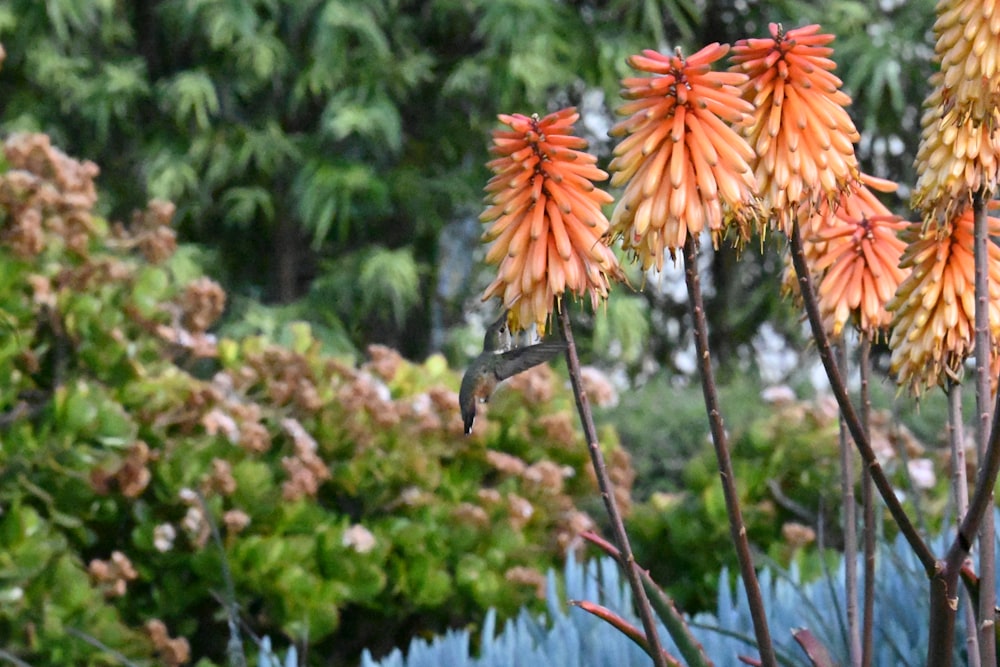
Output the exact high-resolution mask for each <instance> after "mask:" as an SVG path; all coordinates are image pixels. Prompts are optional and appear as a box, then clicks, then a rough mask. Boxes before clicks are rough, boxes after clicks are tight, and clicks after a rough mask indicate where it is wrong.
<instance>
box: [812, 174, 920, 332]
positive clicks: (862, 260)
mask: <svg viewBox="0 0 1000 667" xmlns="http://www.w3.org/2000/svg"><path fill="white" fill-rule="evenodd" d="M870 188H876V189H878V190H882V191H892V190H895V189H896V184H895V183H890V182H888V181H881V180H879V179H875V178H873V177H870V176H867V175H862V177H861V180H860V181H855V182H854V183H852V184H851V185H850V187H849V189H848V191H847V193H845V194H844V196H843V197H841V198H840V200H839V202H838V203H837V206H836V208H834V209H832V211H831V208H830V206H829V205H828V204H826V203H824V204H822V205H821V206H820V207H819V209H818V210H817V212H816V214H815V215H813V216H812V217H810V218H808V219H807V220H806V221H805V222H804V223H803V235H804V236H806V238H807V239H809V241H807V242H805V243H804V244H803V245H804V246H805V252H806V259H807V262H808V264H809V266H810V267H811V270H812V271H813V272H815V273H816V274H817V275H820V280H819V289H818V290H817V296H818V298H819V305H820V311H821V313H822V314H823V318H824V321H825V325H826V329H827V331H829V332H831V333H832V334H833V335H834V336H838V335H840V333H841V331H842V330H843V328H844V325H845V324H846V323H847V321H848V320H849V319H850V318H851V317H852V316H853V317H855V318H856V322H857V325H858V328H859V329H860V330H861V331H862V332H864V333H865V334H866V335H868V336H870V337H873V338H874V337H876V336H877V335H878V332H879V331H880V330H881V329H883V328H884V327H887V326H888V325H889V322H890V319H891V318H890V315H889V313H888V311H886V309H885V304H887V303H888V302H889V301H890V300H891V299H892V297H893V295H894V294H895V293H896V288H898V287H899V284H900V283H901V282H902V281H903V279H904V278H905V277H906V273H907V272H906V271H905V270H903V269H901V268H899V259H900V256H901V255H902V254H903V250H904V248H905V247H906V244H905V243H903V241H902V240H901V239H900V238H899V237H898V236H897V234H896V233H897V232H898V231H899V230H901V229H903V228H904V227H905V226H906V225H907V223H906V222H905V221H903V220H902V219H901V218H900V217H899V216H895V215H892V214H891V213H890V212H889V209H888V208H886V207H885V205H884V204H883V203H882V202H880V201H879V200H878V198H877V197H876V196H875V194H874V193H873V192H872V191H871V189H870Z"/></svg>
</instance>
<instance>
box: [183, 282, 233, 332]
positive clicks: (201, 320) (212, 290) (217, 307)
mask: <svg viewBox="0 0 1000 667" xmlns="http://www.w3.org/2000/svg"><path fill="white" fill-rule="evenodd" d="M180 306H181V310H182V311H183V313H184V315H183V322H184V326H185V327H187V329H188V330H189V331H191V332H192V333H196V334H197V333H204V332H205V331H208V329H209V327H211V326H212V325H213V324H215V321H216V320H218V319H219V317H221V316H222V311H223V310H225V309H226V291H225V290H224V289H222V286H221V285H219V283H217V282H215V281H214V280H212V279H211V278H206V277H201V278H198V279H197V280H194V281H192V282H190V283H188V285H187V287H185V288H184V293H183V294H182V295H181V298H180Z"/></svg>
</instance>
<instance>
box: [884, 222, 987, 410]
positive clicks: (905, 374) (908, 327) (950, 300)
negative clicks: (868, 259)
mask: <svg viewBox="0 0 1000 667" xmlns="http://www.w3.org/2000/svg"><path fill="white" fill-rule="evenodd" d="M972 227H973V221H972V209H971V208H968V209H966V211H965V212H964V213H963V214H962V215H960V216H959V217H958V218H956V219H955V220H954V222H952V223H951V224H949V225H943V226H940V227H939V226H935V225H923V224H920V223H914V224H912V225H910V227H909V228H908V229H907V230H906V231H905V232H904V235H905V236H904V238H905V240H906V241H908V246H907V248H906V251H905V252H904V253H903V256H902V259H901V263H900V266H902V267H903V268H910V269H911V272H910V275H909V277H907V278H906V280H904V281H903V283H902V284H901V285H900V286H899V289H898V290H897V292H896V296H895V297H894V298H893V300H892V301H891V302H890V303H889V304H888V306H887V307H888V309H889V310H890V311H892V312H893V319H892V336H891V338H890V340H889V346H890V347H891V348H892V360H891V366H892V371H893V373H895V375H896V378H897V380H898V381H899V383H900V384H905V385H909V386H910V388H911V389H912V391H913V392H914V393H916V394H919V393H920V392H921V391H922V390H923V389H924V388H928V387H933V386H934V385H936V384H939V383H943V382H944V381H945V380H946V379H947V378H948V377H951V378H954V379H959V378H960V376H961V371H962V365H963V363H964V361H965V359H966V358H967V357H968V356H970V355H971V354H972V353H973V349H974V344H973V333H974V322H975V312H976V311H975V306H976V303H975V290H974V285H975V261H974V258H973V245H972V241H973V236H972ZM988 227H989V233H990V235H993V236H996V235H998V234H1000V219H997V218H992V217H991V218H989V223H988ZM988 248H989V250H988V252H989V262H988V264H989V272H990V275H989V285H990V290H989V291H990V293H989V322H990V332H991V335H992V337H993V340H994V341H996V339H997V336H998V334H1000V247H998V246H997V245H996V244H995V243H989V244H988ZM994 344H995V343H994Z"/></svg>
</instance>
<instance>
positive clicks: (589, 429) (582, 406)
mask: <svg viewBox="0 0 1000 667" xmlns="http://www.w3.org/2000/svg"><path fill="white" fill-rule="evenodd" d="M559 328H560V330H561V331H562V335H563V340H564V341H566V366H567V368H569V378H570V384H571V385H572V386H573V395H574V396H575V397H576V409H577V411H578V412H579V413H580V423H581V425H582V426H583V433H584V437H586V439H587V449H588V450H589V451H590V460H591V462H592V463H593V465H594V473H595V474H596V475H597V484H598V486H599V487H600V489H601V498H602V499H603V500H604V507H605V509H606V510H607V512H608V518H609V519H610V520H611V529H612V531H613V532H614V536H615V542H616V543H617V545H618V550H619V551H620V552H621V554H622V560H623V563H624V567H625V576H626V578H627V579H628V583H629V587H630V588H631V589H632V596H633V597H634V598H635V603H636V606H637V607H638V610H639V618H640V619H641V620H642V628H643V631H644V632H645V633H646V642H647V645H648V646H649V652H650V657H651V658H652V659H653V664H654V665H656V667H667V661H666V658H665V657H664V653H663V648H662V646H661V645H660V636H659V634H658V633H657V630H656V618H655V617H654V616H653V609H652V607H651V606H650V604H649V597H648V596H647V595H646V589H645V588H644V587H643V585H642V576H641V575H640V573H639V565H638V564H637V563H636V562H635V556H634V555H633V553H632V545H631V544H630V543H629V539H628V533H627V532H626V531H625V522H624V521H623V519H622V515H621V512H619V511H618V503H617V502H616V501H615V494H614V488H613V486H612V483H611V478H610V477H609V476H608V468H607V465H606V464H605V462H604V454H603V453H602V452H601V444H600V442H598V440H597V428H596V427H595V426H594V416H593V414H592V413H591V411H590V402H589V400H588V399H587V392H585V391H584V389H583V379H582V374H581V373H580V358H579V356H578V355H577V353H576V342H575V341H574V340H573V328H572V327H571V326H570V322H569V313H567V312H566V306H565V303H560V304H559Z"/></svg>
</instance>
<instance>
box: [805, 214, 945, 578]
mask: <svg viewBox="0 0 1000 667" xmlns="http://www.w3.org/2000/svg"><path fill="white" fill-rule="evenodd" d="M791 251H792V265H793V266H794V267H795V274H796V276H798V280H799V291H800V292H801V294H802V302H803V304H804V305H805V309H806V315H807V316H808V318H809V325H810V328H811V329H812V334H813V340H814V341H815V342H816V348H817V350H818V351H819V356H820V360H821V361H822V362H823V368H824V369H825V370H826V376H827V378H828V379H829V380H830V388H831V389H832V390H833V395H834V397H836V399H837V405H838V406H839V407H840V413H841V415H843V417H844V421H845V422H846V423H847V428H848V430H850V432H851V437H853V438H854V444H855V446H856V447H857V448H858V452H860V454H861V459H862V460H863V461H864V463H865V467H866V468H867V470H868V474H869V475H871V477H872V480H873V481H874V482H875V487H876V488H877V489H878V491H879V494H881V496H882V499H883V501H885V504H886V506H887V507H888V508H889V513H890V514H891V515H892V518H893V520H894V521H895V522H896V525H897V526H898V527H899V531H900V532H901V533H902V534H903V537H904V539H906V541H907V543H908V544H909V545H910V548H911V549H913V553H914V554H915V555H916V556H917V559H918V560H919V561H920V564H921V566H923V568H924V571H925V572H926V573H927V576H928V577H932V576H934V574H935V573H936V572H937V571H938V569H939V563H938V561H937V559H936V558H935V557H934V554H933V553H932V552H931V550H930V548H928V546H927V544H926V542H924V540H923V538H922V537H920V533H919V532H917V529H916V527H915V526H914V525H913V522H912V521H910V517H909V515H907V513H906V510H904V509H903V506H902V504H901V503H900V502H899V499H898V498H897V497H896V492H895V490H894V489H893V488H892V483H891V482H889V479H888V478H887V477H886V476H885V472H884V471H883V470H882V464H880V463H879V462H878V458H876V456H875V451H874V450H873V449H872V446H871V442H870V441H869V439H868V436H867V434H866V433H865V428H864V425H863V424H862V423H861V419H859V418H858V413H857V411H855V409H854V405H853V404H852V403H851V399H850V397H849V396H848V395H847V386H846V385H845V384H844V380H843V378H842V377H841V375H840V370H839V369H838V368H837V361H836V359H834V356H833V350H832V349H831V347H830V340H829V338H828V337H827V335H826V329H824V327H823V320H822V316H821V315H820V312H819V304H818V303H817V301H816V293H815V292H814V291H813V284H812V278H811V276H810V274H809V267H808V266H807V265H806V257H805V253H804V252H803V250H802V233H801V232H800V231H799V223H798V221H796V222H795V223H794V224H793V225H792V234H791Z"/></svg>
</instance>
